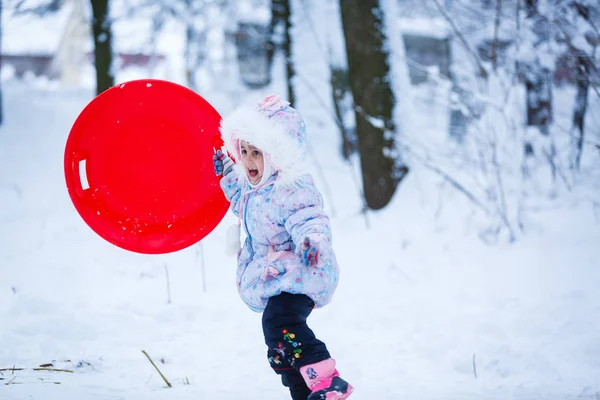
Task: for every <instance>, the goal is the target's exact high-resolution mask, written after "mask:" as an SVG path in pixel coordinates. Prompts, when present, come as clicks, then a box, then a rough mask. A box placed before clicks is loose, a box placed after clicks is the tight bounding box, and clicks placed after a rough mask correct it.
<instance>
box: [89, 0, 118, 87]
mask: <svg viewBox="0 0 600 400" xmlns="http://www.w3.org/2000/svg"><path fill="white" fill-rule="evenodd" d="M91 3H92V18H93V21H92V32H93V35H94V65H95V66H96V94H100V93H102V92H104V91H105V90H106V89H108V88H110V87H112V86H114V84H115V78H114V76H113V72H112V60H113V54H112V29H111V20H110V17H109V0H91Z"/></svg>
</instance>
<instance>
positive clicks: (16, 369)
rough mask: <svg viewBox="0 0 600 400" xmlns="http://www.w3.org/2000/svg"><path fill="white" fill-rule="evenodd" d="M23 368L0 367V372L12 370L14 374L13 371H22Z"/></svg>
mask: <svg viewBox="0 0 600 400" xmlns="http://www.w3.org/2000/svg"><path fill="white" fill-rule="evenodd" d="M24 369H25V368H15V367H12V368H0V372H2V371H12V372H13V374H14V373H15V371H23V370H24Z"/></svg>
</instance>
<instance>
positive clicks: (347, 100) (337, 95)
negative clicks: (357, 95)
mask: <svg viewBox="0 0 600 400" xmlns="http://www.w3.org/2000/svg"><path fill="white" fill-rule="evenodd" d="M330 70H331V81H330V84H331V94H332V99H333V107H334V110H335V116H336V119H337V125H338V128H339V129H340V133H341V135H342V156H343V157H344V159H345V160H348V159H350V156H351V155H352V154H353V153H355V152H356V128H355V127H353V126H348V125H347V124H346V118H345V115H347V114H346V113H347V112H351V111H352V102H353V100H352V93H350V82H349V81H348V70H347V69H346V68H339V67H334V66H330Z"/></svg>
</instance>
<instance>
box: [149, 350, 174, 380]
mask: <svg viewBox="0 0 600 400" xmlns="http://www.w3.org/2000/svg"><path fill="white" fill-rule="evenodd" d="M142 353H144V355H145V356H146V358H148V361H150V364H152V366H153V367H154V368H155V369H156V371H158V373H159V375H160V377H161V378H163V381H165V383H166V384H167V386H168V387H173V386H172V385H171V383H170V382H169V381H168V380H167V378H165V376H164V375H163V373H162V372H160V369H158V367H157V366H156V364H154V361H152V359H151V358H150V356H149V355H148V353H146V351H145V350H142Z"/></svg>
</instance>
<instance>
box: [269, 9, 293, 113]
mask: <svg viewBox="0 0 600 400" xmlns="http://www.w3.org/2000/svg"><path fill="white" fill-rule="evenodd" d="M279 24H283V27H284V29H283V35H284V37H283V43H282V47H283V54H284V58H285V72H286V81H287V89H288V94H287V98H288V101H289V102H290V104H292V105H294V100H295V96H294V87H293V85H292V80H293V78H294V75H296V72H295V69H294V63H293V60H292V9H291V5H290V0H271V26H270V31H271V36H272V35H273V34H274V32H275V30H276V27H277V25H279ZM272 42H273V41H272ZM272 48H273V50H274V44H272Z"/></svg>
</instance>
